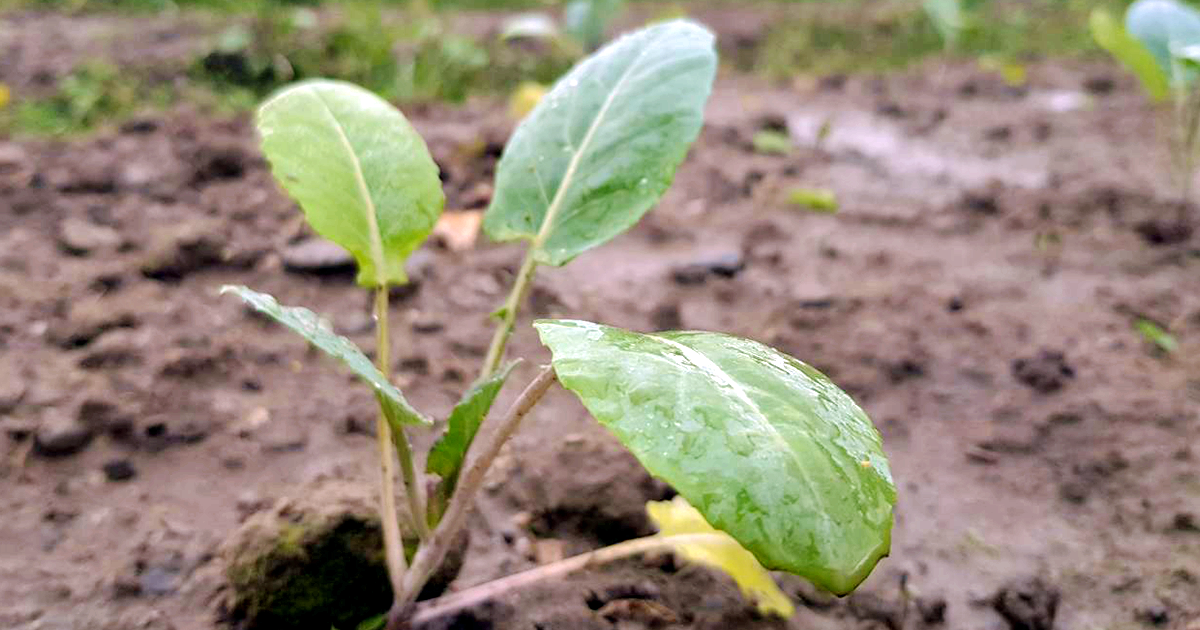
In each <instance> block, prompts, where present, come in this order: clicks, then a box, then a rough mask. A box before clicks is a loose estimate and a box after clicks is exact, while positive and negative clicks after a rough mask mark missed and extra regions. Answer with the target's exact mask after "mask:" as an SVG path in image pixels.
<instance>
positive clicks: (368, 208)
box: [309, 88, 385, 285]
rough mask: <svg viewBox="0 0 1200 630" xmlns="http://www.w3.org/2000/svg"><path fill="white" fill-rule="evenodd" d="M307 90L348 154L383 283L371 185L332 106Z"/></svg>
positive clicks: (380, 240)
mask: <svg viewBox="0 0 1200 630" xmlns="http://www.w3.org/2000/svg"><path fill="white" fill-rule="evenodd" d="M309 92H311V93H312V94H313V96H315V97H316V99H317V101H318V102H319V103H320V104H321V107H322V108H323V109H324V111H325V114H326V115H327V116H329V120H330V121H332V122H333V128H334V130H335V131H337V134H338V138H339V139H340V140H341V142H342V147H343V148H345V149H346V155H347V156H349V158H350V162H351V163H352V164H353V165H354V180H355V182H356V183H357V184H358V193H359V195H360V196H361V197H362V202H363V208H364V210H365V214H366V215H367V232H368V234H367V240H368V241H370V244H371V261H372V262H373V263H374V266H375V270H374V271H375V278H376V281H377V282H378V284H380V285H382V284H384V278H385V273H384V265H385V262H384V259H383V235H382V234H380V232H379V219H378V217H377V216H376V215H375V201H374V200H373V198H372V197H371V187H370V186H369V185H368V184H367V180H366V177H365V176H364V175H363V170H362V162H360V161H359V159H358V154H356V153H355V152H354V146H353V145H352V144H350V138H349V137H348V136H347V135H346V130H345V128H344V127H342V123H341V121H340V120H338V118H337V116H336V115H334V113H333V108H331V107H330V106H329V103H328V102H327V101H326V100H325V97H324V95H322V94H321V92H320V91H319V90H316V89H314V88H309Z"/></svg>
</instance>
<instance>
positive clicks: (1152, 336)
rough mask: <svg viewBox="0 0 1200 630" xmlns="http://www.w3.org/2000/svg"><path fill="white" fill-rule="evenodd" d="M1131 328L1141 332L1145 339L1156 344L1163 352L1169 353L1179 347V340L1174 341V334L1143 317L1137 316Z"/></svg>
mask: <svg viewBox="0 0 1200 630" xmlns="http://www.w3.org/2000/svg"><path fill="white" fill-rule="evenodd" d="M1133 328H1134V329H1135V330H1137V331H1138V332H1140V333H1142V336H1143V337H1145V338H1146V341H1149V342H1150V343H1152V344H1154V345H1156V346H1158V347H1159V349H1161V350H1162V351H1163V352H1167V353H1171V352H1175V351H1176V350H1178V349H1179V342H1178V341H1176V339H1175V336H1174V335H1172V334H1171V333H1169V332H1167V331H1166V330H1165V329H1163V327H1162V326H1159V325H1158V324H1157V323H1155V322H1153V321H1151V320H1149V319H1146V318H1145V317H1139V318H1138V319H1137V321H1135V322H1134V323H1133Z"/></svg>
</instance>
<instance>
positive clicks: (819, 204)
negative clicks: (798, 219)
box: [788, 188, 838, 214]
mask: <svg viewBox="0 0 1200 630" xmlns="http://www.w3.org/2000/svg"><path fill="white" fill-rule="evenodd" d="M788 202H790V203H792V204H795V205H797V206H804V207H805V208H808V209H809V210H812V211H813V212H820V213H823V214H837V211H838V200H837V194H836V193H834V192H833V191H832V190H829V189H828V188H793V189H791V190H790V191H789V192H788Z"/></svg>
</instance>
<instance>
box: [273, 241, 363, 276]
mask: <svg viewBox="0 0 1200 630" xmlns="http://www.w3.org/2000/svg"><path fill="white" fill-rule="evenodd" d="M282 258H283V268H284V269H286V270H288V271H293V272H299V273H334V272H342V271H350V270H352V269H354V256H352V255H351V254H350V252H348V251H346V250H345V249H344V248H342V246H340V245H338V244H337V243H334V242H332V241H327V240H325V239H322V238H310V239H307V240H304V241H301V242H299V243H296V244H294V245H289V246H288V247H287V248H285V249H284V250H283V252H282Z"/></svg>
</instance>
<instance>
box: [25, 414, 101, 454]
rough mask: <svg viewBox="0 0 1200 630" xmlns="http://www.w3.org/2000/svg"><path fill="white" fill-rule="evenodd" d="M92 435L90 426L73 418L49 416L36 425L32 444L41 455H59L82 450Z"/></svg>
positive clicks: (89, 441)
mask: <svg viewBox="0 0 1200 630" xmlns="http://www.w3.org/2000/svg"><path fill="white" fill-rule="evenodd" d="M92 437H93V433H92V430H91V428H89V427H88V426H87V425H86V424H84V423H82V422H80V421H78V420H76V419H75V418H69V417H62V416H51V417H50V418H47V419H45V420H43V421H42V423H41V425H40V426H38V428H37V432H36V435H35V437H34V440H35V442H34V444H35V446H36V447H37V452H39V453H41V454H42V455H47V456H50V457H60V456H65V455H74V454H75V453H78V452H79V451H82V450H83V449H84V448H86V447H87V445H88V444H90V443H91V441H92Z"/></svg>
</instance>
